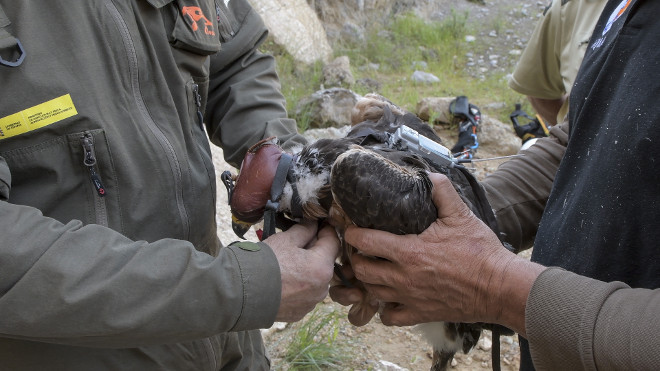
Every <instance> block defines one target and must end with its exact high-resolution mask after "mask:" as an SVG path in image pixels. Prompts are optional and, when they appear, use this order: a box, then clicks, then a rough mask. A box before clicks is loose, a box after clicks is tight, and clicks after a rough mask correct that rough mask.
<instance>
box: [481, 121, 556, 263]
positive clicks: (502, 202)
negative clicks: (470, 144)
mask: <svg viewBox="0 0 660 371" xmlns="http://www.w3.org/2000/svg"><path fill="white" fill-rule="evenodd" d="M567 142H568V123H567V122H565V123H563V124H560V125H556V126H553V127H552V128H551V129H550V136H548V137H546V138H541V139H539V140H538V141H536V143H535V144H534V145H533V146H531V147H529V149H527V150H524V151H521V153H520V154H521V155H522V156H521V157H517V158H514V159H512V160H509V161H507V162H505V163H503V164H502V165H500V167H499V168H498V169H497V171H495V172H494V173H492V174H491V175H489V176H488V177H486V179H484V180H483V181H482V182H481V184H482V185H483V186H484V189H485V190H486V197H487V198H488V202H489V203H490V205H491V207H492V209H493V212H494V213H495V218H496V219H497V224H498V227H499V231H500V234H501V236H502V238H503V240H504V241H506V242H508V243H509V244H511V246H513V248H514V249H515V251H521V250H524V249H528V248H530V247H532V245H533V243H534V238H535V237H536V231H537V230H538V226H539V223H540V222H541V216H542V215H543V209H544V208H545V205H546V203H547V200H548V197H549V195H550V190H551V189H552V183H553V181H554V179H555V174H556V173H557V169H558V168H559V163H560V161H561V159H562V157H563V156H564V152H566V144H567Z"/></svg>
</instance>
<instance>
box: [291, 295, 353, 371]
mask: <svg viewBox="0 0 660 371" xmlns="http://www.w3.org/2000/svg"><path fill="white" fill-rule="evenodd" d="M340 316H341V314H339V313H337V312H335V311H332V312H328V313H326V312H324V311H323V310H321V309H319V308H318V307H317V308H316V309H314V310H313V311H312V312H311V313H310V314H309V315H308V316H307V319H306V320H304V321H303V322H301V323H300V324H299V327H298V328H297V329H296V331H295V333H294V336H293V339H292V340H291V342H290V343H289V345H288V346H287V350H286V354H285V356H284V359H285V360H286V362H287V364H288V366H289V369H290V370H321V369H325V368H340V367H341V365H342V362H343V361H344V360H345V359H346V349H345V345H344V343H342V342H341V341H338V339H337V337H338V335H339V324H338V321H339V320H340V319H341V318H340Z"/></svg>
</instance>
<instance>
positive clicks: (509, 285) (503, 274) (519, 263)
mask: <svg viewBox="0 0 660 371" xmlns="http://www.w3.org/2000/svg"><path fill="white" fill-rule="evenodd" d="M506 253H507V254H508V255H510V257H509V258H510V259H508V262H507V264H506V265H505V266H504V267H503V269H502V270H501V271H500V277H499V287H497V288H496V289H495V290H496V293H497V294H496V295H493V297H494V298H495V299H496V300H497V301H498V303H497V304H496V305H495V307H496V308H497V313H496V314H497V315H496V317H495V319H494V323H497V324H500V325H503V326H506V327H508V328H510V329H512V330H514V331H515V332H517V333H518V334H520V335H522V336H525V335H526V328H525V311H526V308H527V298H528V297H529V293H530V291H531V289H532V285H533V284H534V281H535V280H536V278H537V277H538V276H539V275H540V274H541V272H542V271H543V270H544V269H545V267H544V266H542V265H540V264H536V263H533V262H530V261H529V260H527V259H524V258H521V257H519V256H517V255H514V254H511V253H509V252H506Z"/></svg>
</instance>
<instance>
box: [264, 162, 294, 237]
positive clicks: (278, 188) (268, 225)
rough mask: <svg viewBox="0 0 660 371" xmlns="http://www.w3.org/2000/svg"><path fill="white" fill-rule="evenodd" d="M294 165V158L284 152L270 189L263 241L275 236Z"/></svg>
mask: <svg viewBox="0 0 660 371" xmlns="http://www.w3.org/2000/svg"><path fill="white" fill-rule="evenodd" d="M292 163H293V156H291V155H290V154H288V153H284V152H283V153H282V157H280V162H279V164H277V170H276V171H275V178H273V185H271V187H270V200H268V202H266V211H265V213H264V233H263V235H262V237H261V239H262V240H265V239H266V238H268V237H269V236H272V235H274V234H275V224H276V215H277V209H278V208H279V207H280V198H281V197H282V192H283V191H284V185H285V184H286V180H287V174H288V173H289V169H290V168H291V164H292Z"/></svg>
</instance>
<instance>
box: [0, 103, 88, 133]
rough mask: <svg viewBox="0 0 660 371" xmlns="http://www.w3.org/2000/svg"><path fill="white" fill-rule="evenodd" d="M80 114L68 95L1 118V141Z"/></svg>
mask: <svg viewBox="0 0 660 371" xmlns="http://www.w3.org/2000/svg"><path fill="white" fill-rule="evenodd" d="M77 114H78V111H76V106H74V105H73V101H72V100H71V95H69V94H66V95H63V96H61V97H59V98H55V99H53V100H49V101H48V102H44V103H41V104H38V105H36V106H34V107H30V108H27V109H24V110H22V111H21V112H18V113H15V114H13V115H9V116H6V117H3V118H0V139H5V138H11V137H13V136H16V135H20V134H24V133H27V132H28V131H32V130H35V129H39V128H42V127H44V126H48V125H50V124H54V123H56V122H58V121H61V120H64V119H66V118H69V117H71V116H75V115H77Z"/></svg>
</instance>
